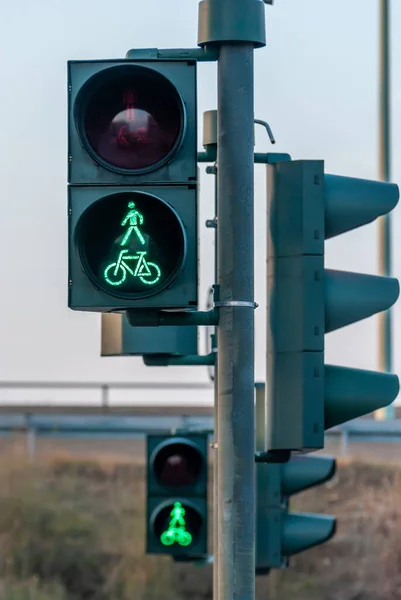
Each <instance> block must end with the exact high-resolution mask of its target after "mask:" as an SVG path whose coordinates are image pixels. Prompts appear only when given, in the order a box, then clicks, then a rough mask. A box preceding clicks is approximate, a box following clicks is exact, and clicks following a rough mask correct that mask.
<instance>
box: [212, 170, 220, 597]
mask: <svg viewBox="0 0 401 600" xmlns="http://www.w3.org/2000/svg"><path fill="white" fill-rule="evenodd" d="M215 167H216V165H215ZM217 191H218V190H217V172H216V173H215V175H214V217H215V219H217V210H218V209H217ZM217 247H218V235H217V225H216V227H215V230H214V282H215V283H216V282H217V281H218V279H217V277H218V265H217ZM218 356H219V353H218V351H217V352H216V353H215V363H214V445H215V451H214V456H213V459H214V460H213V525H214V527H213V557H214V558H213V560H214V562H213V600H216V598H217V597H218V588H219V559H218V552H217V547H218V531H217V527H218V523H219V500H218V494H219V466H218V460H217V448H218V432H217V423H218V422H219V400H218V398H219V390H218V383H217V382H218V380H219V379H218V372H217V371H218V366H217V365H218Z"/></svg>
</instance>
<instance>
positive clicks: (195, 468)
mask: <svg viewBox="0 0 401 600" xmlns="http://www.w3.org/2000/svg"><path fill="white" fill-rule="evenodd" d="M154 469H155V474H156V477H157V478H158V480H159V482H160V483H161V484H162V485H171V486H180V485H192V484H194V483H196V481H197V479H198V478H199V475H200V472H201V469H202V457H201V455H200V454H199V452H198V451H197V450H196V449H195V448H193V447H192V446H190V445H185V444H171V445H169V446H166V447H164V448H163V449H162V450H160V452H159V453H158V454H157V456H156V458H155V461H154Z"/></svg>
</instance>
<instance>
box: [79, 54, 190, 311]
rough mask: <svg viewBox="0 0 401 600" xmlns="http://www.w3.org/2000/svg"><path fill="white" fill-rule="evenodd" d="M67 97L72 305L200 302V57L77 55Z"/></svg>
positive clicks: (111, 307) (117, 307)
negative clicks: (91, 58) (82, 58)
mask: <svg viewBox="0 0 401 600" xmlns="http://www.w3.org/2000/svg"><path fill="white" fill-rule="evenodd" d="M68 100H69V103H68V104H69V107H68V147H69V150H68V159H69V161H68V182H69V186H68V216H69V307H70V308H72V309H75V310H89V311H100V312H112V311H122V310H126V309H133V308H148V309H149V308H151V309H160V308H170V309H184V308H187V309H190V308H192V309H196V307H197V303H198V290H197V283H198V281H197V279H198V277H197V268H198V266H197V246H198V239H197V185H198V167H197V126H196V119H197V112H196V61H195V60H179V59H178V60H170V61H168V60H155V59H154V60H151V59H149V60H129V59H125V60H109V61H70V62H69V63H68Z"/></svg>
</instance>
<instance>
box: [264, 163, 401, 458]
mask: <svg viewBox="0 0 401 600" xmlns="http://www.w3.org/2000/svg"><path fill="white" fill-rule="evenodd" d="M267 171H268V227H267V231H268V248H267V258H268V261H267V262H268V267H267V268H268V274H267V306H268V316H267V381H268V383H269V385H268V387H267V393H266V428H267V448H268V449H270V450H273V451H275V450H277V451H279V450H314V449H319V448H323V447H324V432H325V429H328V428H330V427H333V426H335V425H339V424H340V423H344V422H346V421H348V420H350V419H353V418H355V417H358V416H362V415H365V414H368V413H370V412H372V411H374V410H376V409H378V408H381V407H384V406H387V405H389V404H391V402H393V401H394V399H395V398H396V396H397V394H398V390H399V381H398V377H397V376H396V375H393V374H390V373H376V372H373V371H364V370H361V369H353V368H346V367H339V366H332V365H325V364H324V334H325V333H327V332H330V331H334V330H336V329H339V328H341V327H345V326H346V325H349V324H351V323H355V322H357V321H359V320H361V319H365V318H367V317H369V316H371V315H374V314H375V313H378V312H381V311H383V310H386V309H388V308H389V307H390V306H392V305H393V304H394V302H395V301H396V300H397V298H398V295H399V283H398V280H397V279H393V278H389V277H377V276H374V275H365V274H361V273H348V272H343V271H333V270H329V269H325V268H324V242H325V240H326V239H328V238H331V237H334V236H337V235H339V234H341V233H345V232H347V231H351V230H352V229H355V228H357V227H360V226H362V225H365V224H367V223H370V222H372V221H374V220H375V219H376V218H378V217H379V216H382V215H385V214H387V213H389V212H390V211H391V210H392V209H393V208H394V207H395V206H396V204H397V202H398V198H399V190H398V186H396V185H394V184H391V183H382V182H377V181H368V180H363V179H355V178H351V177H340V176H335V175H327V174H325V173H324V162H323V161H320V160H299V161H291V160H288V161H282V162H277V163H276V164H272V165H268V166H267Z"/></svg>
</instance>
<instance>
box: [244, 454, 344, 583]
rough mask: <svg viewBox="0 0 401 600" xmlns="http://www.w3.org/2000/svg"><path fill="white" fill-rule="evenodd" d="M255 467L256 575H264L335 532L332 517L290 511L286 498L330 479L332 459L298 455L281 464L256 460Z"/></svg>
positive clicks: (284, 565)
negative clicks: (257, 461)
mask: <svg viewBox="0 0 401 600" xmlns="http://www.w3.org/2000/svg"><path fill="white" fill-rule="evenodd" d="M256 469H257V470H256V476H257V489H256V574H266V573H268V571H269V570H270V569H272V568H276V569H279V568H282V567H286V566H288V564H289V559H290V557H291V556H293V555H294V554H298V553H299V552H303V551H304V550H307V549H309V548H312V547H313V546H318V545H320V544H322V543H324V542H326V541H328V540H329V539H331V538H332V537H333V535H334V534H335V531H336V519H335V518H334V517H332V516H330V515H318V514H313V513H299V512H290V511H289V498H290V497H291V496H293V495H294V494H297V493H299V492H301V491H304V490H307V489H309V488H311V487H314V486H316V485H321V484H323V483H325V482H327V481H329V480H331V479H332V478H333V477H334V474H335V471H336V461H335V459H334V458H331V457H321V456H316V457H315V456H302V455H298V456H293V457H292V458H291V459H290V460H289V462H287V463H284V464H273V463H267V464H266V463H257V465H256Z"/></svg>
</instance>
